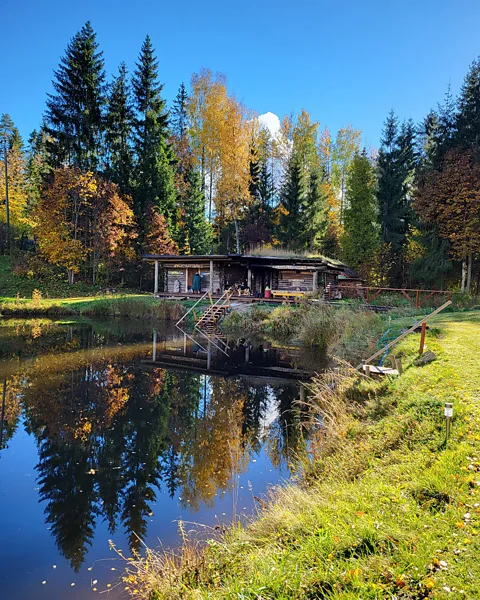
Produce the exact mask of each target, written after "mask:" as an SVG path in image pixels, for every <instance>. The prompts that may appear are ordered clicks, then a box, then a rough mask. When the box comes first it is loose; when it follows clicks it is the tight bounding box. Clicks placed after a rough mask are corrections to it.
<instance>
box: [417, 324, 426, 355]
mask: <svg viewBox="0 0 480 600" xmlns="http://www.w3.org/2000/svg"><path fill="white" fill-rule="evenodd" d="M426 332H427V323H426V322H425V323H422V333H421V334H420V349H419V351H418V354H419V355H420V356H422V354H423V350H424V348H425V333H426Z"/></svg>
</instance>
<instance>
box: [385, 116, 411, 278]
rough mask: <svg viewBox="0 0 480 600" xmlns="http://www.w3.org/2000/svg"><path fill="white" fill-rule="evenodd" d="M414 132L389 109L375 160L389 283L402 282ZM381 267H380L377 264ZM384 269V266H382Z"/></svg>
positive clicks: (408, 216)
mask: <svg viewBox="0 0 480 600" xmlns="http://www.w3.org/2000/svg"><path fill="white" fill-rule="evenodd" d="M414 156H415V154H414V135H413V126H412V124H411V123H406V124H404V125H402V127H401V129H400V131H399V128H398V120H397V118H396V116H395V114H394V112H393V111H391V112H390V114H389V115H388V117H387V120H386V122H385V126H384V130H383V135H382V140H381V147H380V151H379V154H378V161H377V180H378V185H377V202H378V208H379V223H380V236H381V241H382V243H383V245H384V248H383V252H382V254H383V255H388V256H389V260H388V261H387V262H388V263H389V268H390V273H389V277H390V282H391V284H393V285H398V286H400V285H402V284H403V283H404V278H405V274H404V260H403V253H404V249H405V244H406V242H407V233H408V226H409V223H410V220H411V206H410V205H411V199H410V186H411V177H412V171H411V169H412V165H414ZM381 268H382V267H381ZM383 268H384V269H385V268H386V267H385V265H384V266H383Z"/></svg>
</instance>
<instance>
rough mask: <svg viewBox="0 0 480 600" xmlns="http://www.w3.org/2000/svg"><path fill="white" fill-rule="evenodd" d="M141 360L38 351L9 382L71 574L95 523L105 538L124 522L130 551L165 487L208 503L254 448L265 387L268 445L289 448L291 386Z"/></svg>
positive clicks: (115, 354)
mask: <svg viewBox="0 0 480 600" xmlns="http://www.w3.org/2000/svg"><path fill="white" fill-rule="evenodd" d="M73 337H74V335H73V333H72V332H71V334H70V338H71V339H73ZM85 343H87V345H88V344H90V342H85ZM142 356H143V347H142V346H141V347H140V353H139V346H138V345H133V346H132V348H130V349H129V348H127V347H121V348H118V350H116V349H115V348H113V349H112V348H104V349H98V350H95V351H93V350H87V351H85V352H74V353H72V354H63V355H62V360H61V361H59V358H58V356H56V355H51V356H50V357H47V356H40V357H39V358H38V359H37V360H36V361H35V362H34V363H32V364H31V367H30V368H28V369H27V370H26V375H25V376H24V377H17V378H16V379H14V380H12V381H11V385H10V381H9V384H8V390H9V391H8V394H7V397H8V399H9V400H8V402H9V407H10V410H11V407H12V406H14V407H15V406H16V407H17V408H16V412H15V411H11V412H12V414H16V419H17V420H18V413H19V408H18V407H19V405H20V403H21V404H22V406H23V409H24V414H25V426H26V428H27V430H28V431H31V432H33V433H34V434H35V436H36V438H37V441H38V445H39V462H38V465H37V467H36V469H37V471H38V480H39V484H40V498H41V500H42V501H43V502H44V503H45V513H46V519H47V522H48V523H49V524H50V525H51V527H52V533H53V535H54V536H55V539H56V542H57V545H58V547H59V550H60V551H61V552H62V554H63V555H64V556H65V557H66V558H67V559H68V560H69V561H70V563H71V565H72V567H73V568H74V569H77V570H78V569H79V568H80V566H81V565H82V563H83V561H84V559H85V556H86V553H87V551H88V546H89V545H90V544H91V542H92V539H93V534H94V529H95V524H96V522H97V521H98V520H99V519H103V520H105V521H106V523H107V524H108V529H109V531H110V533H111V534H113V533H114V532H115V530H116V528H117V526H118V524H119V523H121V524H122V526H123V527H124V528H125V531H126V533H127V536H128V539H129V543H130V546H131V548H132V549H133V548H137V547H138V544H139V542H140V540H141V539H143V538H144V537H145V535H146V532H147V523H148V517H149V515H150V513H151V512H152V511H153V505H154V503H155V501H156V496H157V494H158V491H159V489H161V488H162V486H163V487H164V489H165V491H166V492H167V493H168V494H169V495H170V496H172V497H173V496H174V495H175V494H176V493H177V491H180V495H181V497H182V504H183V505H184V506H188V507H190V508H191V509H192V510H196V509H198V508H199V507H200V505H201V504H202V503H204V504H207V505H209V506H211V505H213V503H214V499H215V495H216V494H217V493H218V492H220V493H222V494H223V493H225V492H226V491H227V490H228V489H229V488H230V487H231V485H232V481H234V480H236V475H237V474H238V473H240V472H241V471H242V470H244V469H245V468H246V466H247V463H248V460H249V458H250V456H251V454H252V452H256V451H257V450H258V449H259V448H260V446H261V443H262V436H263V422H264V419H265V416H266V412H267V408H268V404H269V402H271V396H272V394H273V395H274V396H276V402H277V403H278V406H279V411H280V413H281V415H282V417H281V418H279V419H278V421H277V424H278V430H277V434H278V435H279V436H284V437H285V439H283V440H276V441H275V443H276V446H275V444H274V443H273V442H274V440H273V436H274V432H273V429H272V430H271V431H270V435H269V441H270V447H271V453H272V456H273V458H274V462H275V463H276V464H279V463H280V462H281V461H282V460H283V459H285V458H287V459H288V458H289V452H287V449H288V451H290V448H293V447H294V446H295V444H294V442H293V441H292V440H293V439H294V437H295V433H294V431H293V430H294V429H295V427H296V425H297V421H298V418H297V417H295V416H291V415H290V414H289V411H290V409H291V407H292V401H293V398H294V397H296V394H295V392H294V390H298V387H297V385H296V384H293V385H292V386H289V385H288V384H284V385H283V384H282V386H280V387H278V388H277V387H275V388H272V387H270V386H267V385H252V383H251V382H248V380H246V379H241V378H238V379H236V378H232V379H222V378H217V377H207V376H204V375H198V374H190V373H184V372H174V371H165V370H163V369H158V368H156V369H150V370H147V369H143V368H142V366H141V364H140V363H139V360H138V359H139V358H141V357H142ZM297 395H298V394H297ZM9 414H10V413H9ZM292 415H293V413H292ZM15 423H16V420H15ZM10 435H11V434H10Z"/></svg>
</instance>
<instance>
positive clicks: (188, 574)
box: [125, 313, 480, 600]
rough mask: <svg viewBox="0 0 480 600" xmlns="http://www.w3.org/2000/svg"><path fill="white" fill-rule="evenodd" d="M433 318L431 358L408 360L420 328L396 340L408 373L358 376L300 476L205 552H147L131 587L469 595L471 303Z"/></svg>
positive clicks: (275, 593) (475, 496)
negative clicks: (333, 430) (333, 427)
mask: <svg viewBox="0 0 480 600" xmlns="http://www.w3.org/2000/svg"><path fill="white" fill-rule="evenodd" d="M435 327H436V328H437V327H438V328H439V329H440V330H441V333H440V335H439V336H437V337H433V336H431V335H430V336H429V337H428V340H427V343H428V346H429V348H430V349H432V350H433V351H435V352H436V353H437V356H438V360H437V361H435V362H433V363H431V364H429V365H426V366H424V367H415V366H413V365H412V362H413V359H414V358H415V356H416V352H417V350H418V336H410V337H409V338H408V339H407V340H406V341H405V342H403V343H402V345H401V347H400V348H399V350H398V351H397V352H399V353H401V354H402V355H403V359H404V365H405V366H406V368H405V371H404V373H403V375H402V376H401V377H399V378H397V379H395V380H391V381H382V382H375V383H374V382H363V383H361V384H360V385H359V386H357V388H356V391H355V394H356V396H355V402H354V403H353V401H352V405H353V404H355V406H356V407H357V408H354V409H352V410H351V411H350V413H349V414H348V415H347V416H346V417H345V418H344V419H343V420H339V423H338V428H339V429H338V431H337V434H338V436H339V437H338V440H339V442H338V444H337V447H336V448H335V452H330V453H325V452H323V453H322V454H319V456H318V458H317V459H316V460H315V461H314V463H313V464H312V465H311V466H310V467H309V469H308V473H307V474H306V475H305V477H304V479H303V480H302V482H301V484H298V485H288V486H286V487H285V488H283V489H282V490H280V491H279V492H278V493H277V494H276V495H275V497H274V498H273V499H272V501H271V502H270V503H269V506H268V507H267V508H266V510H264V511H262V512H261V513H260V514H259V515H258V516H257V517H256V518H255V519H254V520H253V521H252V522H251V523H250V525H249V526H247V527H246V528H241V527H237V528H232V529H231V530H230V532H228V533H227V534H226V536H225V537H222V538H220V539H218V540H216V541H212V542H210V544H209V545H208V546H207V549H206V550H205V551H204V552H202V553H200V555H196V554H195V553H194V552H193V553H192V551H191V550H190V551H189V549H188V547H185V548H184V549H183V554H180V556H179V557H177V558H176V559H175V560H173V559H171V558H170V559H168V558H165V556H162V555H160V554H159V555H155V554H154V553H152V552H150V553H149V556H148V561H147V563H145V562H143V563H142V564H141V565H140V570H138V565H137V568H135V567H134V566H133V565H134V564H135V563H130V567H129V570H130V573H129V574H128V575H127V576H126V578H125V580H126V582H127V585H128V587H129V588H130V591H131V594H132V597H135V598H139V597H143V598H149V599H150V600H157V599H160V598H196V599H198V598H205V599H206V598H209V599H213V598H242V599H247V598H248V599H250V598H251V599H257V600H258V599H265V600H266V599H269V598H278V599H290V598H329V599H340V598H341V599H352V600H353V599H358V598H362V599H370V598H372V599H373V598H375V599H381V598H382V599H383V598H397V599H398V600H400V599H407V598H408V599H422V598H472V599H473V598H478V597H479V591H478V590H479V581H480V561H479V560H478V556H479V552H480V452H479V451H480V431H479V425H480V411H479V406H478V400H479V396H480V394H479V390H480V369H479V368H478V356H479V353H480V314H478V313H461V314H460V313H457V314H447V315H443V316H439V317H437V318H436V319H435ZM446 401H449V402H453V403H454V411H455V413H454V414H455V416H454V423H453V433H452V437H451V438H450V441H449V443H448V445H447V447H446V448H445V447H444V445H443V442H444V419H443V404H444V402H446ZM145 567H146V568H145ZM162 567H163V570H162Z"/></svg>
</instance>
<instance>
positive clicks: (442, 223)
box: [415, 150, 480, 259]
mask: <svg viewBox="0 0 480 600" xmlns="http://www.w3.org/2000/svg"><path fill="white" fill-rule="evenodd" d="M415 208H416V210H417V212H418V213H419V214H420V216H421V217H422V218H423V219H424V220H425V221H427V222H429V223H435V224H437V225H438V228H439V231H440V234H441V236H442V237H443V238H446V239H448V240H449V241H450V243H451V248H452V254H453V255H454V257H455V258H457V259H464V258H466V257H467V256H468V255H469V254H471V253H475V252H478V251H479V250H480V165H478V164H477V163H476V161H475V160H474V156H473V152H472V151H460V150H451V151H450V152H448V153H447V154H446V156H445V160H444V163H443V168H442V170H441V171H432V172H431V173H427V174H426V175H425V177H424V178H423V180H422V181H420V183H419V186H418V190H417V193H416V198H415Z"/></svg>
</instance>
